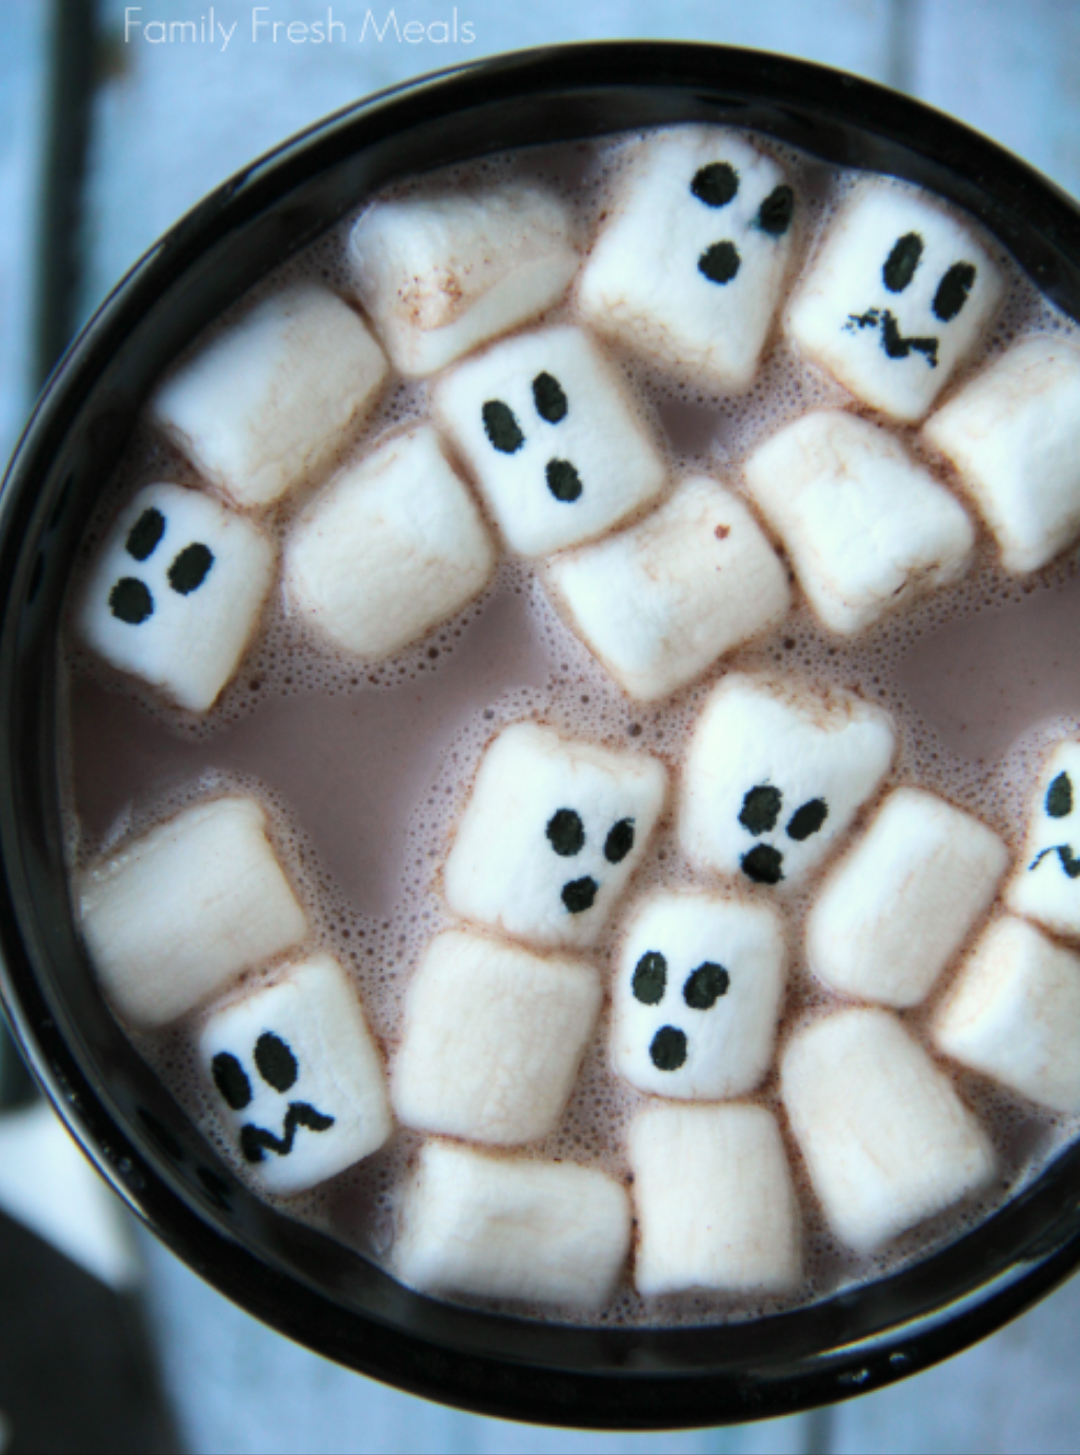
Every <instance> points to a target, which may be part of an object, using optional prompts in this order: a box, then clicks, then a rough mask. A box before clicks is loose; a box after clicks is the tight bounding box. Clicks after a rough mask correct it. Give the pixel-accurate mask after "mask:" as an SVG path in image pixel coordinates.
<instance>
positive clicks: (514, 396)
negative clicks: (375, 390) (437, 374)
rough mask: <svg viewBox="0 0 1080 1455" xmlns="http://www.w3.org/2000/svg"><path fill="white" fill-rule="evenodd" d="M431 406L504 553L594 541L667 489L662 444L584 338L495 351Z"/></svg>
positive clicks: (529, 338) (458, 375) (551, 332)
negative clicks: (462, 462) (475, 488)
mask: <svg viewBox="0 0 1080 1455" xmlns="http://www.w3.org/2000/svg"><path fill="white" fill-rule="evenodd" d="M432 403H433V407H434V410H435V416H436V419H437V420H438V422H439V424H440V425H441V426H442V428H443V429H445V430H446V432H447V433H448V434H449V435H450V437H451V439H452V440H453V441H454V444H455V445H456V446H457V448H458V449H459V450H460V451H461V454H462V455H463V457H464V459H465V461H466V463H467V465H468V467H469V469H470V471H471V472H472V475H473V477H474V478H475V480H476V482H477V484H478V486H479V488H480V491H481V493H482V495H483V496H484V499H485V500H486V501H487V504H488V507H489V509H490V511H491V513H492V515H493V516H494V517H495V521H496V524H497V525H498V527H499V530H500V531H501V532H502V535H503V538H504V540H505V542H506V544H507V546H508V547H509V549H510V550H512V551H516V552H518V553H519V554H521V555H524V556H544V555H550V554H551V553H552V552H553V551H560V550H562V549H563V548H564V547H565V546H573V545H579V544H581V543H582V542H584V541H587V540H592V539H593V538H594V537H595V536H598V535H602V534H603V533H604V531H607V530H610V529H611V528H612V527H613V526H616V525H618V524H619V523H620V521H622V520H625V519H626V517H627V516H629V515H632V514H633V513H634V512H635V511H637V510H639V509H640V508H641V507H642V506H643V505H645V504H647V503H648V502H649V501H650V500H652V499H653V497H654V496H656V495H657V494H658V493H659V491H660V490H661V488H662V486H663V484H664V479H665V470H664V462H663V459H662V458H661V456H660V453H659V451H658V450H657V447H656V444H655V443H654V441H653V439H652V438H651V437H650V434H649V432H648V430H647V429H646V427H645V425H644V423H643V422H642V420H641V419H640V418H639V416H638V415H637V413H636V412H635V410H634V407H633V405H632V404H631V402H630V401H629V399H628V398H627V396H626V394H625V392H624V390H623V388H622V386H621V384H620V382H619V378H618V376H617V374H616V372H615V369H614V367H613V365H612V364H611V363H609V362H608V360H607V359H605V358H604V356H603V354H602V353H601V352H600V350H599V349H598V348H597V347H596V345H595V344H594V343H593V342H592V341H591V340H590V339H589V337H588V336H587V335H586V334H585V333H584V332H583V331H582V330H581V329H578V328H569V327H559V328H549V329H541V330H539V331H538V332H535V333H527V334H519V335H518V336H517V337H515V338H511V339H507V340H506V341H505V342H503V343H498V344H494V345H493V346H492V347H491V348H489V349H487V350H486V351H485V352H484V353H483V354H481V355H479V356H478V357H476V358H473V359H468V360H466V362H465V363H463V364H459V365H457V367H456V368H454V369H451V370H450V371H449V372H448V373H447V374H446V375H444V376H443V377H442V378H440V379H439V381H438V382H437V383H436V385H435V388H434V393H433V399H432Z"/></svg>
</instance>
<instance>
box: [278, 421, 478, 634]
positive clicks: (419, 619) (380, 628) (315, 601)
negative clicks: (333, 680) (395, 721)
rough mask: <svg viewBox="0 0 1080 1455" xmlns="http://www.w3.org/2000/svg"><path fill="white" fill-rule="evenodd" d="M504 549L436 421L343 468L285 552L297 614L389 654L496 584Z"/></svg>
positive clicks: (290, 601)
mask: <svg viewBox="0 0 1080 1455" xmlns="http://www.w3.org/2000/svg"><path fill="white" fill-rule="evenodd" d="M494 570H495V547H494V545H493V543H492V540H491V537H490V536H489V535H488V532H487V529H486V528H485V526H484V523H483V521H482V520H481V518H480V512H479V511H478V510H477V508H476V506H475V504H474V503H473V500H472V497H471V495H470V494H469V492H468V490H467V489H466V487H465V485H464V484H463V483H462V481H461V480H460V478H459V477H458V475H457V474H456V473H455V472H454V470H453V469H451V467H450V465H449V463H448V461H447V459H446V457H445V455H444V454H443V452H442V449H441V448H440V445H439V437H438V435H437V434H436V433H435V431H434V430H433V429H432V428H431V427H430V426H426V425H425V426H422V427H421V428H419V429H416V430H412V431H410V432H409V433H407V434H404V435H399V436H397V437H396V438H394V439H392V440H390V441H389V442H388V443H387V444H385V445H383V446H382V448H381V449H378V450H376V451H375V453H374V454H373V455H369V456H367V457H366V458H365V459H363V460H361V461H360V462H359V464H356V465H353V466H350V467H348V468H346V469H345V470H343V471H342V472H341V473H340V474H339V475H338V476H336V478H335V479H334V480H332V481H331V482H330V484H329V485H328V486H327V487H326V488H325V489H324V490H323V491H321V492H320V494H319V495H318V496H317V497H316V499H315V500H314V502H313V503H312V505H311V506H310V507H309V508H308V509H307V510H306V511H305V512H304V515H303V517H302V519H301V520H300V522H299V524H298V525H297V527H296V529H295V531H294V532H293V535H292V536H291V538H290V540H289V542H288V545H287V546H286V550H285V599H286V603H287V607H288V610H289V611H290V613H292V614H293V615H295V616H297V617H299V618H300V619H301V620H303V621H307V622H310V623H311V624H312V625H313V626H314V627H315V628H316V629H317V630H319V631H321V632H323V633H325V635H326V636H328V637H329V638H330V640H331V641H332V642H334V643H335V644H336V645H337V646H339V647H344V648H345V650H346V651H349V652H355V653H357V655H359V656H362V657H366V658H368V659H369V660H376V659H378V658H380V657H387V656H390V655H391V654H392V653H394V652H396V651H398V650H399V649H400V648H401V647H404V646H407V645H408V644H409V643H410V642H413V641H415V640H416V639H417V638H418V637H422V636H423V635H424V633H425V632H426V631H428V630H430V628H431V627H433V626H436V625H437V624H438V623H439V622H441V621H445V620H446V619H447V618H448V617H450V616H453V615H454V613H455V612H457V611H460V610H461V608H462V607H463V606H465V604H466V603H467V602H469V601H471V600H472V599H473V597H474V596H476V595H477V594H478V593H479V592H480V591H482V590H483V589H484V587H485V586H486V585H487V584H488V582H489V581H490V580H491V576H492V573H493V572H494Z"/></svg>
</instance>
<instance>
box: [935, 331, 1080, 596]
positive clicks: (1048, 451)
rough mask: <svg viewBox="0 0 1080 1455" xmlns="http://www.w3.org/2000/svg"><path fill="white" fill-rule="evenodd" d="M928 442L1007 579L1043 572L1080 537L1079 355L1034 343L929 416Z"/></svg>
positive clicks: (1058, 345) (1054, 344)
mask: <svg viewBox="0 0 1080 1455" xmlns="http://www.w3.org/2000/svg"><path fill="white" fill-rule="evenodd" d="M923 435H924V436H925V438H926V439H927V440H929V442H930V443H931V444H932V445H933V446H934V447H935V449H938V450H940V451H941V452H942V454H944V455H946V456H947V457H948V458H949V459H950V460H951V461H952V463H953V464H954V465H955V466H956V468H957V469H958V470H959V472H960V476H961V478H962V479H963V481H964V484H965V485H966V486H967V487H968V489H969V490H970V491H971V493H972V495H973V496H974V498H975V504H976V505H977V506H978V507H979V509H980V511H981V512H982V514H983V516H984V518H985V520H986V523H987V525H988V526H989V527H990V529H991V530H992V531H993V533H994V536H995V538H996V539H997V543H998V545H999V546H1000V547H1001V562H1002V565H1003V566H1004V567H1005V569H1006V571H1011V572H1013V574H1015V575H1023V574H1024V573H1025V572H1027V571H1037V570H1038V568H1039V567H1040V566H1044V565H1045V564H1046V562H1047V561H1049V560H1051V559H1052V558H1053V557H1054V556H1056V555H1057V554H1058V552H1059V551H1063V550H1064V549H1065V547H1066V546H1068V545H1071V544H1072V542H1073V541H1074V540H1075V539H1076V537H1077V535H1080V350H1078V349H1076V348H1074V347H1073V346H1072V345H1071V344H1067V343H1065V342H1064V340H1062V339H1058V338H1034V339H1029V340H1027V341H1026V342H1025V343H1022V344H1018V345H1017V346H1016V347H1015V348H1012V349H1010V350H1009V351H1008V353H1006V354H1003V355H1002V357H1001V358H1000V359H998V360H997V361H996V362H995V363H994V364H992V365H991V366H990V368H988V369H985V370H984V371H983V372H982V373H981V374H979V375H978V376H977V377H976V378H975V379H973V380H972V382H971V383H970V384H968V385H967V386H966V387H965V388H964V389H961V390H960V392H959V393H958V394H957V395H955V397H954V398H953V399H951V400H950V401H949V403H948V404H946V405H945V406H944V407H943V408H942V409H939V410H938V412H937V413H936V414H933V415H931V417H930V418H929V419H928V420H927V422H926V425H925V426H924V428H923Z"/></svg>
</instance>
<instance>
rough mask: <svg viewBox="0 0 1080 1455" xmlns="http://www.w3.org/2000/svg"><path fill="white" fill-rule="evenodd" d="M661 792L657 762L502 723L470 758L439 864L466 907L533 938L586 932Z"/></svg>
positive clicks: (637, 846)
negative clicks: (476, 760) (468, 787)
mask: <svg viewBox="0 0 1080 1455" xmlns="http://www.w3.org/2000/svg"><path fill="white" fill-rule="evenodd" d="M666 792H667V773H666V771H665V769H664V766H663V764H662V763H660V762H658V761H657V760H656V759H655V758H649V757H646V756H644V755H643V754H639V753H615V752H611V751H609V750H608V749H605V748H597V747H594V746H593V744H591V743H585V742H580V741H577V740H575V739H570V738H563V737H561V736H560V735H559V734H558V733H556V732H555V731H554V730H553V729H551V728H544V727H540V726H539V725H537V724H536V723H517V724H515V725H514V726H513V727H509V728H506V729H505V730H504V731H503V732H502V733H500V734H499V736H498V737H497V738H496V739H495V741H494V743H492V745H491V746H490V747H489V748H488V750H487V752H486V753H485V755H484V757H483V760H482V761H481V764H480V769H479V772H478V773H477V775H476V782H475V783H474V785H473V790H472V794H471V796H470V798H469V802H468V804H467V806H466V808H465V812H464V814H463V816H462V819H461V823H460V825H459V827H458V830H457V835H456V837H455V839H454V843H453V846H452V847H451V850H450V854H449V856H448V858H447V861H446V865H445V868H444V873H443V885H444V890H445V893H446V899H447V902H448V904H449V905H450V907H451V909H453V910H455V911H456V913H458V914H460V915H461V916H462V917H463V918H465V919H471V920H478V921H479V922H480V923H481V924H486V925H490V926H491V927H492V928H493V929H497V930H501V931H502V932H503V933H504V934H507V935H510V936H511V937H512V938H516V939H522V940H526V941H528V942H531V943H533V944H536V945H538V946H541V947H547V948H550V949H555V948H557V947H560V946H566V947H573V948H577V949H584V948H586V947H587V946H589V945H593V944H595V943H596V941H597V939H598V938H599V936H600V935H601V933H602V932H603V930H604V928H605V926H606V925H607V923H608V921H609V919H610V917H611V914H612V911H613V910H614V908H615V904H616V902H617V900H618V898H619V895H620V894H621V893H622V891H623V889H624V888H625V887H626V883H627V880H628V879H629V878H630V875H631V874H632V873H633V871H634V869H635V868H636V867H637V865H638V863H640V861H641V858H642V855H643V854H644V852H645V849H646V847H647V845H648V842H649V838H650V836H651V834H652V831H653V829H654V827H655V826H656V822H657V820H658V819H659V817H660V813H661V810H662V809H663V806H664V799H665V796H666Z"/></svg>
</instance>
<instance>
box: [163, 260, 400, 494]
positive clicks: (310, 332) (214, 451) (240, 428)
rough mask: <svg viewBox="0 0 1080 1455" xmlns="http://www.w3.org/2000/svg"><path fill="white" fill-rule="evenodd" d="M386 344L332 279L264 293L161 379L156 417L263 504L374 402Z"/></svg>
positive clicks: (221, 485)
mask: <svg viewBox="0 0 1080 1455" xmlns="http://www.w3.org/2000/svg"><path fill="white" fill-rule="evenodd" d="M385 375H386V360H385V358H384V357H383V353H382V350H381V349H380V348H379V346H378V344H377V343H376V342H375V340H374V339H373V338H372V337H371V335H370V333H368V331H367V329H366V327H365V326H364V324H363V322H362V321H361V319H360V317H359V316H358V315H357V314H356V313H354V312H353V310H352V309H351V308H350V307H349V306H348V304H346V303H343V302H342V301H341V299H340V298H339V297H338V296H337V295H336V294H335V293H331V291H330V290H329V289H328V288H323V287H321V286H320V285H318V284H314V283H294V284H291V285H290V286H289V287H287V288H283V289H282V291H281V292H280V293H275V294H274V295H273V296H272V297H269V298H264V299H262V300H261V301H260V302H258V303H256V304H255V305H254V307H252V308H250V309H248V311H247V312H246V313H245V314H244V315H243V317H242V318H240V319H239V320H238V321H237V322H236V323H234V324H232V325H231V326H230V327H229V328H227V329H226V330H225V331H224V332H223V333H219V334H218V335H216V336H215V337H214V338H213V339H211V340H210V342H209V343H206V344H204V345H203V346H202V347H201V348H200V349H199V350H198V351H197V352H196V353H195V354H194V355H193V356H192V357H191V358H190V359H188V360H186V361H185V362H184V363H182V364H181V365H180V367H179V368H178V369H177V370H176V371H175V372H174V373H172V374H170V375H169V377H168V378H167V379H166V380H165V382H164V384H162V386H161V388H160V389H159V390H158V391H157V393H156V395H155V396H154V399H153V401H152V403H151V410H152V413H153V417H154V419H155V420H156V421H157V423H158V424H159V425H161V427H162V428H163V429H164V430H165V431H166V432H167V433H168V434H169V435H170V436H171V437H172V439H173V440H175V442H176V443H177V444H178V445H179V446H180V448H181V449H182V450H183V451H184V453H185V454H186V455H187V456H188V458H189V459H190V460H191V461H192V462H193V463H194V464H195V465H196V466H197V467H198V469H199V470H200V471H201V472H202V474H203V475H204V476H205V477H206V479H207V480H209V481H210V483H211V484H212V485H213V486H214V487H215V488H216V489H218V490H220V491H221V492H222V493H223V494H224V495H226V496H227V497H228V498H229V499H230V500H231V501H232V502H233V503H234V504H235V505H239V506H240V507H242V508H244V509H255V508H258V507H260V506H264V505H269V504H271V503H272V502H273V501H275V500H277V499H278V498H279V497H280V496H282V495H284V494H285V492H286V491H287V490H291V489H292V488H293V486H294V485H297V484H299V483H300V481H302V480H305V479H307V478H309V477H311V476H313V475H316V474H317V473H318V472H319V471H320V470H321V469H323V468H324V466H325V465H327V464H328V462H329V461H330V460H331V459H332V458H333V456H334V455H335V454H336V453H337V452H338V451H339V450H340V449H341V447H342V445H343V444H344V442H345V440H346V439H347V437H348V435H349V434H350V432H351V431H352V430H353V429H354V428H355V427H356V426H357V425H358V424H359V423H360V421H361V419H362V418H363V417H364V415H365V414H366V413H367V411H368V408H369V406H370V405H371V404H372V403H373V402H374V400H375V396H376V393H377V391H378V388H379V385H380V384H381V383H382V381H383V379H384V377H385Z"/></svg>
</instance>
